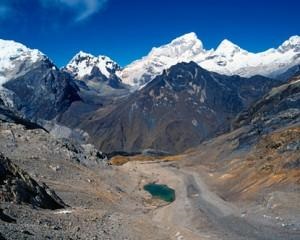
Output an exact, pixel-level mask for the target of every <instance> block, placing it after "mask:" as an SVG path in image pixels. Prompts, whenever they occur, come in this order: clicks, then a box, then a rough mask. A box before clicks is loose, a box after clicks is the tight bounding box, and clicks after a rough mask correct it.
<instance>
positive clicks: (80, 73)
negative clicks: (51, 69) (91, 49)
mask: <svg viewBox="0 0 300 240" xmlns="http://www.w3.org/2000/svg"><path fill="white" fill-rule="evenodd" d="M94 67H97V68H98V69H99V70H100V72H101V73H102V74H103V75H104V76H106V77H107V78H109V77H110V74H112V73H114V72H115V71H117V70H118V69H119V68H120V67H119V65H118V64H117V63H116V62H114V61H113V60H112V59H110V58H109V57H107V56H103V55H100V56H98V57H96V56H94V55H92V54H90V53H85V52H83V51H80V52H79V53H77V54H76V55H75V56H74V57H73V58H72V59H71V61H70V62H69V63H68V64H67V66H66V67H65V68H66V70H67V71H69V72H71V73H72V74H73V75H74V76H75V77H76V78H78V79H81V78H83V77H84V76H86V75H90V74H91V73H92V70H93V68H94Z"/></svg>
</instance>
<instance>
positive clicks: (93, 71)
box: [0, 33, 300, 152]
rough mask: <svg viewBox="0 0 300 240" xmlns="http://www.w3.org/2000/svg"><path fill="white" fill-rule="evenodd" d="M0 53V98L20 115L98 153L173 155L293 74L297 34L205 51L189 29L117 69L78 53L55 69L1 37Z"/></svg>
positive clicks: (222, 127) (299, 45)
mask: <svg viewBox="0 0 300 240" xmlns="http://www.w3.org/2000/svg"><path fill="white" fill-rule="evenodd" d="M0 56H1V57H0V68H1V71H0V79H1V91H0V97H1V99H2V102H3V104H4V105H5V106H9V107H10V108H12V109H14V111H16V112H18V113H19V114H20V116H23V117H25V118H27V119H29V120H31V121H34V122H36V123H38V124H41V125H43V126H44V127H46V126H47V129H48V130H49V131H51V129H62V128H61V127H67V128H66V130H65V131H67V132H72V131H73V130H75V131H77V132H81V134H84V135H85V137H84V138H85V139H88V141H89V142H91V143H93V144H95V145H96V146H97V147H99V148H100V149H101V150H103V151H105V152H111V151H128V152H131V151H134V152H135V151H142V150H143V149H155V150H157V151H167V152H180V151H183V150H185V149H188V148H190V147H192V146H195V145H197V144H199V143H200V142H201V141H203V140H205V139H209V138H211V137H214V136H216V135H219V134H221V133H224V132H226V131H228V130H229V129H230V126H231V122H232V120H233V119H234V118H235V117H236V115H237V114H238V113H240V112H242V111H244V110H246V109H248V107H249V106H250V105H251V104H252V103H253V102H255V101H257V100H259V99H260V98H261V97H262V96H263V95H264V94H266V93H267V92H268V91H269V90H270V89H271V88H272V87H275V86H277V85H279V84H281V83H284V81H286V79H288V78H289V77H290V76H292V75H294V74H295V72H297V69H299V64H300V57H299V56H300V37H299V36H293V37H291V38H289V39H288V40H287V41H285V42H284V43H283V44H282V45H281V46H279V47H278V48H277V49H270V50H267V51H265V52H262V53H256V54H254V53H250V52H247V51H246V50H243V49H241V48H240V47H238V46H237V45H235V44H233V43H231V42H230V41H228V40H224V41H222V42H221V44H220V45H219V46H218V47H217V48H216V50H214V49H211V50H205V49H204V47H203V44H202V42H201V41H200V40H199V39H198V38H197V36H196V34H195V33H189V34H185V35H183V36H181V37H179V38H176V39H174V40H173V41H171V43H169V44H166V45H163V46H161V47H158V48H153V49H152V50H151V52H150V53H149V54H148V55H147V56H145V57H143V58H142V59H140V60H136V61H134V62H133V63H131V64H129V65H128V66H126V67H125V68H122V67H120V66H119V65H118V64H117V63H116V62H115V61H113V60H112V59H110V58H109V57H107V56H103V55H101V56H97V57H96V56H93V55H92V54H89V53H84V52H82V51H81V52H79V53H78V54H76V55H75V56H74V57H73V58H72V59H71V60H70V62H69V63H68V64H67V65H66V66H65V67H62V68H61V69H59V68H58V67H57V66H56V65H55V64H54V63H53V62H52V61H51V60H50V59H49V58H48V57H47V56H46V55H44V54H43V53H41V52H40V51H38V50H36V49H29V48H27V47H26V46H24V45H22V44H20V43H16V42H14V41H5V40H1V41H0ZM50 122H51V123H50ZM67 129H69V130H67ZM82 131H83V132H82ZM55 132H57V131H55ZM63 135H64V134H63ZM75 135H77V134H75Z"/></svg>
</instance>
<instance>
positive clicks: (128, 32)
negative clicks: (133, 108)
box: [0, 0, 300, 66]
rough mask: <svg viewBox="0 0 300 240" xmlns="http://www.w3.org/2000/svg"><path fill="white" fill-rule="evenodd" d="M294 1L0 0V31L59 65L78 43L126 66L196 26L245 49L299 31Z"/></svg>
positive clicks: (207, 37)
mask: <svg viewBox="0 0 300 240" xmlns="http://www.w3.org/2000/svg"><path fill="white" fill-rule="evenodd" d="M299 9H300V1H298V0H284V1H283V0H282V1H279V0H273V1H271V0H204V1H202V0H0V38H2V39H12V40H15V41H18V42H21V43H23V44H25V45H27V46H29V47H31V48H38V49H40V50H41V51H42V52H44V53H45V54H47V55H48V56H49V57H50V58H51V59H52V60H54V62H55V63H56V64H57V65H58V66H63V65H64V64H66V63H67V62H68V61H69V60H70V58H71V57H72V56H73V55H74V54H75V53H76V52H78V51H79V50H83V51H86V52H90V53H92V54H95V55H99V54H103V55H107V56H109V57H111V58H112V59H114V60H115V61H117V62H118V63H119V64H120V65H122V66H125V65H126V64H128V63H130V62H131V61H133V60H135V59H138V58H140V57H141V56H144V55H146V54H147V53H148V52H149V50H150V49H151V48H152V47H154V46H160V45H162V44H165V43H168V42H169V41H170V40H172V39H174V38H175V37H178V36H180V35H182V34H185V33H188V32H192V31H193V32H196V33H197V35H198V37H199V38H200V39H201V40H202V41H203V43H204V47H205V48H207V49H209V48H213V47H216V46H217V45H218V44H219V42H220V41H221V40H223V39H224V38H227V39H229V40H231V41H232V42H234V43H236V44H238V45H239V46H241V47H242V48H245V49H247V50H250V51H254V52H257V51H262V50H265V49H267V48H271V47H277V46H278V45H279V44H281V43H282V42H283V41H284V40H286V39H288V37H290V36H292V35H299V34H300V24H299V23H300V21H299Z"/></svg>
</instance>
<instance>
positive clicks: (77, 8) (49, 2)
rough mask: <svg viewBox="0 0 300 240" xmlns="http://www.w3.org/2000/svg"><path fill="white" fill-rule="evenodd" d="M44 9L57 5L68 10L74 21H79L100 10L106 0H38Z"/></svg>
mask: <svg viewBox="0 0 300 240" xmlns="http://www.w3.org/2000/svg"><path fill="white" fill-rule="evenodd" d="M39 1H40V2H41V3H42V4H43V5H44V6H45V7H52V6H57V4H59V5H62V6H64V7H67V8H69V9H70V10H72V11H74V13H75V14H76V16H75V20H76V21H81V20H84V19H86V18H88V17H90V16H91V15H93V14H95V13H97V12H98V11H99V10H101V9H102V8H103V7H104V5H105V4H106V2H107V1H108V0H39Z"/></svg>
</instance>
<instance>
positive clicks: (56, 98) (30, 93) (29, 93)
mask: <svg viewBox="0 0 300 240" xmlns="http://www.w3.org/2000/svg"><path fill="white" fill-rule="evenodd" d="M3 87H5V88H6V89H7V90H8V91H10V92H11V93H12V94H11V96H12V99H11V100H12V102H13V103H14V106H15V108H16V109H17V110H18V111H20V112H21V113H22V114H23V115H24V116H25V117H26V118H29V119H38V118H41V119H46V120H50V119H53V118H55V116H56V115H58V114H59V113H61V112H63V111H65V110H66V109H67V108H68V107H69V106H70V104H71V103H72V102H74V101H78V100H80V97H79V95H78V93H77V92H78V88H77V87H76V85H75V84H74V82H73V81H72V79H71V77H70V76H69V74H67V73H63V72H60V71H59V70H58V69H57V68H56V67H55V66H54V65H53V64H52V63H51V62H50V60H49V59H47V58H44V59H43V60H41V61H38V62H36V63H33V64H32V66H31V67H30V70H28V71H26V72H25V73H24V74H23V75H20V76H18V77H17V78H15V79H11V80H9V81H7V82H6V83H5V84H3Z"/></svg>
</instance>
